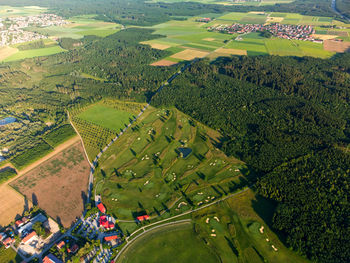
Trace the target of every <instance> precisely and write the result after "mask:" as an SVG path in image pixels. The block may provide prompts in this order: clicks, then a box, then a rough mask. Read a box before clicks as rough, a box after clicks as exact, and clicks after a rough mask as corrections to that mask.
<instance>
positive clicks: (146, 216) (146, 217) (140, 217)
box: [136, 215, 149, 222]
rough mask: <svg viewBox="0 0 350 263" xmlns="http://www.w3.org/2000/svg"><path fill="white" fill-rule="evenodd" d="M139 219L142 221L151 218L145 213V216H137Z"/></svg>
mask: <svg viewBox="0 0 350 263" xmlns="http://www.w3.org/2000/svg"><path fill="white" fill-rule="evenodd" d="M136 219H137V221H139V222H142V221H145V220H149V215H143V216H138V217H136Z"/></svg>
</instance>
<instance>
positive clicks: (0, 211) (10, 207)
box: [0, 136, 79, 226]
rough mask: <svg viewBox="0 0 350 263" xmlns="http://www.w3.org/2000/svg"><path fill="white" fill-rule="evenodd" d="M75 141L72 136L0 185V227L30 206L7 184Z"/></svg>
mask: <svg viewBox="0 0 350 263" xmlns="http://www.w3.org/2000/svg"><path fill="white" fill-rule="evenodd" d="M77 141H79V137H78V136H74V137H73V138H71V139H69V140H68V141H66V142H64V143H62V144H60V145H58V146H57V147H56V148H55V149H54V150H53V151H52V152H50V153H49V154H48V155H46V156H44V157H43V158H41V159H39V160H37V161H36V162H34V163H32V164H30V165H29V166H27V167H25V168H24V169H23V170H20V171H17V175H16V176H15V177H13V178H11V179H9V180H8V181H6V182H4V183H2V184H1V185H0V226H4V225H7V224H9V223H10V222H12V221H13V220H14V219H15V217H16V216H17V215H21V214H22V213H23V211H24V209H27V208H29V207H31V206H32V203H31V202H30V200H25V198H24V196H23V195H21V194H20V193H18V192H17V191H16V190H14V189H13V188H12V187H11V186H9V183H11V182H12V181H14V180H16V179H17V178H18V177H20V176H22V175H24V174H26V173H27V172H29V171H30V170H32V169H34V168H35V167H37V166H39V165H40V164H42V163H43V162H45V161H47V160H49V159H50V158H52V157H53V156H55V155H56V154H58V153H60V152H61V151H62V150H64V149H66V148H68V147H69V146H71V145H73V144H74V143H76V142H77ZM5 167H12V168H13V166H12V165H11V164H7V165H5V166H3V167H2V168H5Z"/></svg>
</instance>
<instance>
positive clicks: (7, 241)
mask: <svg viewBox="0 0 350 263" xmlns="http://www.w3.org/2000/svg"><path fill="white" fill-rule="evenodd" d="M13 241H14V240H13V238H12V237H8V238H6V239H5V240H4V241H2V243H3V244H4V245H5V246H6V245H10V244H11V243H12V242H13Z"/></svg>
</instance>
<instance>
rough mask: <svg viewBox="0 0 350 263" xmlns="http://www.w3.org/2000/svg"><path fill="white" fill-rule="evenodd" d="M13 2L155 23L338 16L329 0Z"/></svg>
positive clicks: (65, 12)
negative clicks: (263, 0) (279, 0)
mask: <svg viewBox="0 0 350 263" xmlns="http://www.w3.org/2000/svg"><path fill="white" fill-rule="evenodd" d="M8 4H9V3H8V1H7V0H0V5H8ZM11 5H12V6H26V5H27V6H28V5H36V6H43V7H48V8H49V9H50V10H51V11H52V12H54V13H57V14H59V15H61V16H64V17H72V16H76V15H85V14H96V15H97V16H98V18H99V19H101V20H105V21H111V22H116V23H121V24H124V25H154V24H158V23H161V22H165V21H167V20H170V19H174V18H179V19H181V17H184V16H194V15H200V14H208V13H223V12H248V11H267V12H294V13H301V14H303V15H314V16H330V17H334V16H336V14H335V13H334V12H333V11H332V9H331V1H329V0H316V1H315V0H296V1H294V2H291V3H286V4H275V5H266V6H249V5H233V6H226V5H213V4H202V3H198V2H179V3H149V2H147V1H144V0H128V1H124V0H113V1H110V0H74V1H71V0H61V1H49V0H12V1H11Z"/></svg>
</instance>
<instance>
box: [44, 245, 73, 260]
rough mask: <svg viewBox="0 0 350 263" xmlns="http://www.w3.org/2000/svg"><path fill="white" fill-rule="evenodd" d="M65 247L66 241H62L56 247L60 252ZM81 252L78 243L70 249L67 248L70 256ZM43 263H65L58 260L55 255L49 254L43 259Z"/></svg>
mask: <svg viewBox="0 0 350 263" xmlns="http://www.w3.org/2000/svg"><path fill="white" fill-rule="evenodd" d="M64 246H66V242H64V240H61V241H60V242H58V243H57V244H56V247H57V249H58V250H61V249H62V248H63V247H64ZM78 250H79V246H78V244H76V243H73V244H71V245H70V246H69V247H67V252H68V253H70V254H75V253H77V251H78ZM43 263H63V262H62V261H61V260H60V259H58V258H57V257H56V256H55V255H53V254H51V253H50V254H48V255H47V256H45V257H44V258H43Z"/></svg>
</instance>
